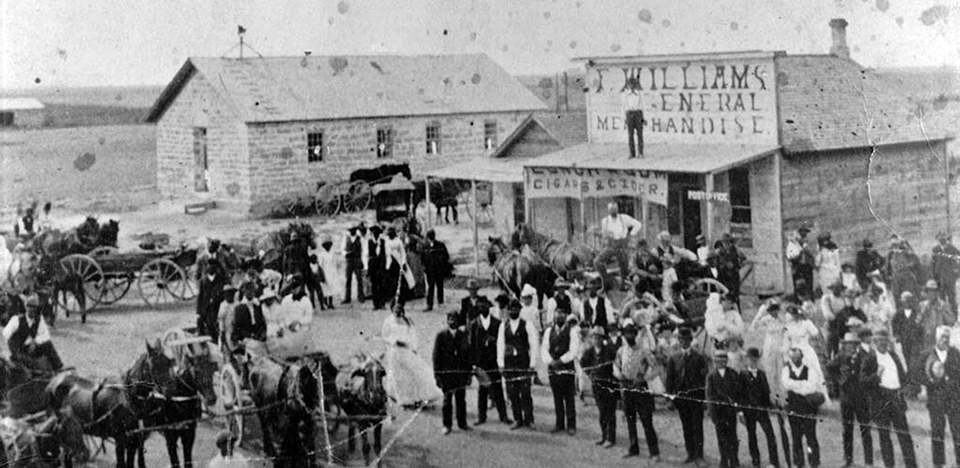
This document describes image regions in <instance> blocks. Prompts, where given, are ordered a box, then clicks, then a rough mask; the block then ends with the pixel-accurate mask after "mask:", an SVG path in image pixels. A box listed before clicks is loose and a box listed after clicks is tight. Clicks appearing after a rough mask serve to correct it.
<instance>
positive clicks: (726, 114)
mask: <svg viewBox="0 0 960 468" xmlns="http://www.w3.org/2000/svg"><path fill="white" fill-rule="evenodd" d="M830 25H831V28H832V30H833V31H832V33H833V40H834V45H833V47H832V48H831V51H830V54H821V55H788V54H786V53H784V52H774V51H771V52H763V51H750V52H737V53H705V54H683V55H661V56H650V55H647V56H638V57H589V58H584V59H582V61H583V62H584V63H585V68H586V71H587V77H586V85H587V91H586V94H587V126H588V131H589V142H588V143H585V144H581V145H576V146H573V147H569V148H565V149H562V150H559V151H555V152H552V153H549V154H546V155H544V156H541V157H538V158H534V159H531V160H528V161H525V162H524V164H523V165H524V183H525V187H524V191H525V196H526V198H527V206H528V208H529V209H528V211H527V218H528V221H529V222H530V224H531V225H533V226H534V228H535V229H537V230H540V231H542V232H545V233H547V234H549V235H550V236H552V237H556V238H561V239H570V240H581V241H586V242H588V243H595V244H598V243H599V239H597V238H596V237H595V236H594V235H593V233H594V232H595V231H596V226H598V225H599V221H600V219H601V218H602V217H603V216H604V215H605V212H606V204H607V203H608V202H610V201H616V202H617V203H618V204H619V205H620V207H621V212H627V213H630V214H633V215H634V216H635V217H637V218H640V219H642V221H643V222H644V231H645V232H644V233H643V235H644V236H645V237H646V238H648V239H649V240H651V241H652V240H653V239H654V238H655V236H656V234H657V233H658V232H660V231H664V230H665V231H669V232H670V233H671V234H672V235H673V236H674V238H675V239H676V242H677V243H679V244H682V245H685V246H686V247H688V248H695V238H696V236H697V235H699V234H703V235H705V236H706V237H707V239H708V242H710V243H711V244H712V243H713V242H714V241H716V240H718V239H719V238H720V237H721V235H722V234H723V233H726V232H731V233H733V234H734V235H735V236H736V237H737V238H738V242H739V245H740V246H741V247H742V248H743V250H745V251H746V254H747V256H748V257H749V258H750V260H751V262H752V265H751V266H750V269H749V271H750V274H749V275H748V276H747V280H746V281H747V283H746V285H747V287H748V288H752V289H753V290H756V291H761V292H762V291H784V290H786V289H788V288H789V281H788V278H789V276H788V275H789V267H788V265H787V262H786V260H785V258H784V257H785V255H784V250H785V246H786V239H787V236H788V235H789V234H790V233H792V232H793V231H795V230H796V229H797V228H799V227H801V226H809V227H810V228H811V229H812V230H813V231H814V232H813V234H812V235H813V236H816V235H817V234H818V233H820V232H825V231H829V232H831V233H832V234H833V239H834V240H835V241H836V242H837V243H838V244H840V245H841V246H843V247H844V252H843V256H844V259H852V257H853V255H854V253H855V251H856V248H857V244H859V242H861V241H862V240H863V239H864V238H871V239H872V240H873V241H874V243H876V244H877V245H880V246H884V245H885V244H886V240H887V239H888V238H889V236H890V235H891V234H894V233H896V234H898V235H901V236H903V237H905V238H907V239H908V240H909V241H910V242H911V243H913V245H914V246H915V247H916V248H918V249H924V250H927V251H928V249H929V247H930V246H931V245H932V244H933V242H934V240H933V239H934V234H935V233H936V232H938V231H947V230H949V229H950V218H951V216H952V214H951V212H950V205H949V203H948V196H947V194H948V192H949V191H950V190H951V189H952V184H953V178H952V177H950V176H949V174H950V172H951V171H950V168H949V165H950V164H949V161H950V157H949V156H948V154H947V145H946V144H947V142H948V141H949V140H950V139H951V138H952V137H951V136H950V134H949V133H945V132H940V131H938V130H937V129H934V128H926V127H924V126H923V125H922V120H921V119H920V118H919V116H918V115H917V112H916V108H915V106H912V105H911V104H910V102H908V100H907V99H906V97H905V95H904V93H903V92H902V91H900V90H898V89H897V87H896V84H895V83H892V82H890V81H888V80H884V79H882V77H880V76H878V75H877V74H875V73H873V72H872V71H870V70H867V69H864V68H863V67H861V66H860V65H859V64H857V63H856V62H854V61H853V60H851V59H850V57H849V52H848V49H847V46H846V30H845V28H846V26H847V23H846V22H845V21H843V20H834V21H831V23H830ZM638 98H639V99H638ZM637 100H639V103H637V102H636V101H637ZM633 106H635V107H633ZM629 109H639V110H642V112H643V121H644V122H643V139H644V140H645V145H644V150H643V154H642V155H640V156H638V157H635V158H631V157H630V150H629V149H628V148H629V145H628V128H629V127H631V125H629V123H628V122H627V119H626V118H625V117H626V114H627V112H626V111H627V110H629ZM883 250H884V251H885V249H883Z"/></svg>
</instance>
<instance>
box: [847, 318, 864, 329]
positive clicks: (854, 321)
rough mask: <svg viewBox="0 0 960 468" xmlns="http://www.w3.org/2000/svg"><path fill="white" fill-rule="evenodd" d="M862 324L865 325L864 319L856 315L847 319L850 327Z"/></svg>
mask: <svg viewBox="0 0 960 468" xmlns="http://www.w3.org/2000/svg"><path fill="white" fill-rule="evenodd" d="M860 325H863V320H860V319H858V318H856V317H850V318H848V319H847V326H848V327H859V326H860Z"/></svg>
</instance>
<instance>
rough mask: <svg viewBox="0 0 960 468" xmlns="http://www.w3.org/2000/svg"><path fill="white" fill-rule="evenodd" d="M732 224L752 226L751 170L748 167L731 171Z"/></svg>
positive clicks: (729, 176) (729, 173) (728, 175)
mask: <svg viewBox="0 0 960 468" xmlns="http://www.w3.org/2000/svg"><path fill="white" fill-rule="evenodd" d="M727 177H728V179H729V181H730V208H731V213H732V214H731V216H730V222H731V223H734V224H750V170H749V169H748V168H746V167H738V168H736V169H730V171H729V172H727Z"/></svg>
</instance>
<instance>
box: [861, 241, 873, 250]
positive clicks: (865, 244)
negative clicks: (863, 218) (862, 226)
mask: <svg viewBox="0 0 960 468" xmlns="http://www.w3.org/2000/svg"><path fill="white" fill-rule="evenodd" d="M863 247H864V248H866V249H869V248H870V247H873V241H872V240H870V239H864V240H863Z"/></svg>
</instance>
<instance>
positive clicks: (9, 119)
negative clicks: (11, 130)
mask: <svg viewBox="0 0 960 468" xmlns="http://www.w3.org/2000/svg"><path fill="white" fill-rule="evenodd" d="M12 126H13V112H0V127H12Z"/></svg>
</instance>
